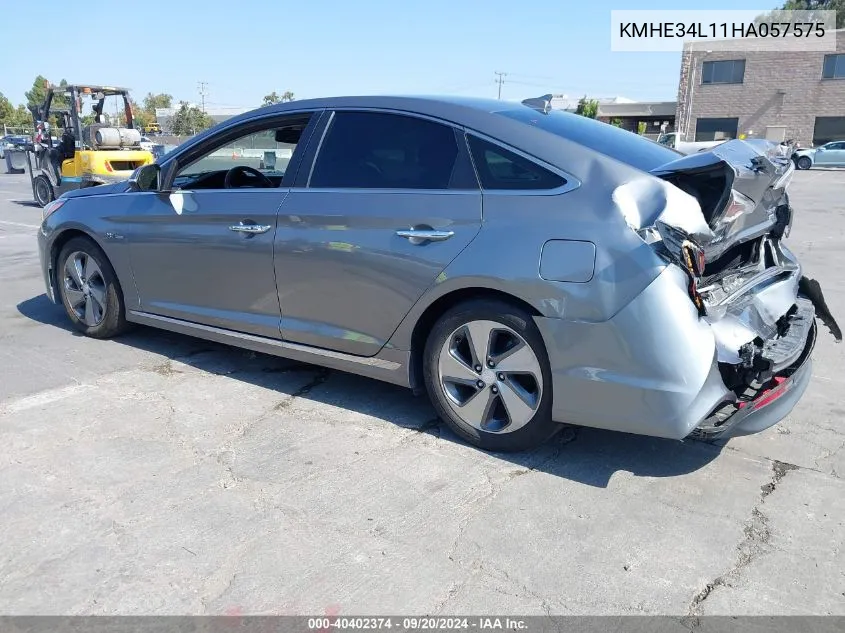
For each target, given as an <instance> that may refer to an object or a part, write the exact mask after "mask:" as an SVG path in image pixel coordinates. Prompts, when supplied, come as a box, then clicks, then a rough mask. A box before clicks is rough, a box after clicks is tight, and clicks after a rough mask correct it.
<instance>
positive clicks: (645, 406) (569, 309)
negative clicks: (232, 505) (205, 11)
mask: <svg viewBox="0 0 845 633" xmlns="http://www.w3.org/2000/svg"><path fill="white" fill-rule="evenodd" d="M537 101H538V100H527V101H526V102H525V103H523V104H519V103H517V104H510V103H505V102H502V101H498V100H473V99H460V98H410V97H387V96H381V97H346V98H336V99H317V100H302V101H296V102H292V103H285V104H279V105H275V106H271V107H266V108H262V109H260V110H257V111H253V112H249V113H246V114H243V115H240V116H237V117H234V118H232V119H228V120H227V121H225V122H223V123H220V124H218V125H217V126H215V127H214V128H211V129H210V130H206V131H205V132H202V133H201V134H199V135H197V136H196V137H194V138H192V139H190V140H188V141H186V142H185V143H183V144H182V145H180V146H179V147H177V148H176V149H174V150H173V151H172V152H170V153H168V154H166V155H165V156H164V157H163V158H161V159H160V162H158V163H154V164H151V165H146V166H144V167H142V168H140V169H138V170H136V172H135V173H134V174H133V177H132V178H131V179H130V181H128V182H122V183H115V184H109V185H101V186H98V187H89V188H85V189H80V190H76V191H72V192H68V193H66V194H64V195H63V196H62V197H61V198H60V199H58V200H56V201H54V202H52V203H51V204H49V205H48V206H47V207H46V208H45V209H44V212H43V213H44V217H43V222H42V224H41V227H40V229H39V231H38V243H39V252H40V257H41V263H42V268H43V275H44V282H45V286H46V289H47V293H48V296H49V297H50V299H51V300H52V301H54V302H56V303H58V304H60V305H62V306H63V309H64V310H65V312H66V314H67V317H68V319H69V320H70V322H71V323H72V325H73V326H74V327H75V328H76V329H78V330H79V331H81V332H83V333H84V334H86V335H88V336H91V337H95V338H108V337H111V336H115V335H119V334H120V333H122V332H123V331H125V330H126V328H127V326H128V324H129V323H140V324H145V325H149V326H153V327H158V328H162V329H165V330H172V331H175V332H181V333H184V334H189V335H193V336H198V337H202V338H207V339H211V340H215V341H219V342H224V343H228V344H231V345H235V346H240V347H245V348H249V349H252V350H257V351H261V352H265V353H269V354H276V355H279V356H285V357H289V358H293V359H297V360H301V361H306V362H310V363H316V364H320V365H325V366H328V367H332V368H335V369H340V370H344V371H349V372H353V373H357V374H361V375H364V376H368V377H371V378H377V379H380V380H384V381H387V382H391V383H395V384H399V385H402V386H405V387H411V388H414V389H419V390H426V391H427V392H428V394H429V397H430V399H431V401H432V403H433V404H434V407H435V409H436V411H437V413H438V415H439V416H440V417H441V418H442V419H443V420H444V421H445V422H446V423H447V424H448V425H449V426H450V427H451V428H452V429H453V430H454V431H455V432H456V433H457V434H459V435H460V436H461V437H463V438H465V439H466V440H468V441H469V442H472V443H474V444H476V445H478V446H481V447H483V448H487V449H493V450H519V449H525V448H528V447H531V446H535V445H537V444H539V443H541V442H543V441H544V440H546V439H547V438H548V437H550V436H551V435H552V434H553V433H554V432H555V431H556V430H557V429H559V428H560V425H559V424H558V423H559V422H568V423H572V424H577V425H582V426H591V427H598V428H603V429H612V430H618V431H625V432H629V433H638V434H644V435H651V436H657V437H664V438H673V439H682V438H685V437H688V436H690V435H695V436H701V437H707V438H714V437H718V438H728V437H731V436H734V435H743V434H748V433H754V432H757V431H761V430H763V429H765V428H767V427H770V426H771V425H773V424H775V423H777V422H778V421H779V420H781V419H782V418H783V417H784V416H786V415H787V414H788V413H789V411H790V410H791V409H792V408H793V406H794V405H795V404H796V403H797V402H798V400H799V399H800V398H801V396H802V394H803V393H804V391H805V389H806V387H807V385H808V383H809V381H810V378H811V376H812V362H811V352H812V350H813V347H814V345H815V342H816V324H815V316H816V315H818V316H819V317H820V318H822V319H823V320H824V321H825V322H826V323H829V327H830V328H831V330H832V331H834V332H835V333H838V334H836V336H838V337H839V338H841V332H838V326H837V325H836V323H835V321H834V320H833V318H832V316H831V315H830V313H829V312H828V310H827V308H826V304H825V302H824V298H823V296H822V293H821V289H820V288H819V286H818V283H817V282H815V281H813V280H810V279H807V278H806V277H804V275H803V272H802V269H801V266H800V265H799V263H798V261H797V259H796V258H795V256H794V255H793V254H792V253H791V252H790V250H789V249H788V248H787V246H786V245H785V244H784V241H783V238H784V236H785V235H787V234H788V231H789V229H790V226H791V224H792V210H791V207H790V206H789V198H788V196H787V193H786V190H787V187H788V185H789V181H790V178H791V176H792V173H793V171H794V166H793V165H792V163H791V162H790V161H789V160H788V159H786V158H785V157H783V156H782V155H780V153H779V152H778V151H777V149H776V146H775V145H774V144H772V143H768V142H765V141H762V142H759V143H746V142H743V141H729V142H726V143H724V144H721V145H719V146H718V147H714V148H712V149H711V150H709V151H707V152H702V153H699V154H696V155H694V156H684V155H683V154H680V153H678V152H676V151H674V150H672V149H669V148H666V147H663V146H661V145H658V144H656V143H654V142H652V141H650V140H648V139H645V138H643V137H641V136H638V135H636V134H631V133H630V132H626V131H624V130H620V129H618V128H616V127H614V126H612V125H607V124H605V123H601V122H598V121H595V120H592V119H589V118H586V117H582V116H578V115H575V114H570V113H566V112H562V111H558V110H552V109H551V107H550V103H549V102H547V101H543V103H537ZM237 148H252V149H253V150H255V149H257V148H260V150H259V151H253V152H252V153H251V154H246V153H243V152H239V151H238V149H237ZM273 153H275V154H276V155H277V156H278V157H279V160H275V159H274V160H268V157H269V154H273ZM270 163H272V165H270Z"/></svg>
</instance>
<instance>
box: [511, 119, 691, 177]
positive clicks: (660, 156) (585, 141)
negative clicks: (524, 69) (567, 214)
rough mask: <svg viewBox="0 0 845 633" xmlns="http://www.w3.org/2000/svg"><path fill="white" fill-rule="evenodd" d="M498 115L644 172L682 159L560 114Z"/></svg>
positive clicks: (637, 139) (630, 134)
mask: <svg viewBox="0 0 845 633" xmlns="http://www.w3.org/2000/svg"><path fill="white" fill-rule="evenodd" d="M498 114H501V115H502V116H506V117H508V118H510V119H515V120H517V121H520V122H522V123H525V124H527V125H533V126H535V127H538V128H540V129H541V130H545V131H546V132H550V133H552V134H555V135H556V136H560V137H562V138H565V139H568V140H570V141H574V142H575V143H578V144H579V145H583V146H584V147H588V148H589V149H591V150H593V151H595V152H599V153H601V154H604V155H605V156H610V157H611V158H615V159H616V160H618V161H621V162H623V163H626V164H628V165H631V166H632V167H636V168H637V169H642V170H643V171H651V170H652V169H655V168H656V167H660V166H661V165H665V164H666V163H668V162H671V161H673V160H677V159H678V158H679V157H680V156H682V155H683V154H681V153H680V152H677V151H675V150H674V149H670V148H668V147H666V146H664V145H659V144H658V143H655V142H654V141H651V140H649V139H647V138H645V137H643V136H640V135H638V134H634V133H633V132H628V131H626V130H622V129H620V128H618V127H616V126H613V125H609V124H607V123H602V122H601V121H596V120H594V119H589V118H587V117H583V116H580V115H578V114H571V113H569V112H563V111H561V110H552V111H551V112H549V113H547V114H541V113H539V112H537V111H536V110H533V109H531V108H527V107H521V108H516V109H514V110H504V111H502V112H499V113H498Z"/></svg>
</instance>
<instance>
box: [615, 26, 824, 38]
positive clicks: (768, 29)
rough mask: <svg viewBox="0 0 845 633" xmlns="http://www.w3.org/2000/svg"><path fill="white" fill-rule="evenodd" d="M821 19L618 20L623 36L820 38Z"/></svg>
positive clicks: (822, 34)
mask: <svg viewBox="0 0 845 633" xmlns="http://www.w3.org/2000/svg"><path fill="white" fill-rule="evenodd" d="M824 36H825V23H824V22H757V23H755V22H710V23H709V24H704V23H701V22H690V23H685V22H620V23H619V37H623V38H631V39H637V38H651V37H661V38H701V39H705V38H725V39H727V38H735V37H764V38H777V37H794V38H802V37H803V38H810V37H816V38H822V37H824Z"/></svg>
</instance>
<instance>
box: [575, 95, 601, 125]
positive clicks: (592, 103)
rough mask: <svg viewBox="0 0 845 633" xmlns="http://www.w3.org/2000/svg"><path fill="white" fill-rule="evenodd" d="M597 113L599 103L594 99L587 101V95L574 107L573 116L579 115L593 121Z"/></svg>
mask: <svg viewBox="0 0 845 633" xmlns="http://www.w3.org/2000/svg"><path fill="white" fill-rule="evenodd" d="M598 113H599V102H598V101H596V100H595V99H588V98H587V95H584V96H583V97H581V99H579V100H578V105H577V106H576V107H575V114H580V115H581V116H585V117H587V118H588V119H595V118H596V116H598Z"/></svg>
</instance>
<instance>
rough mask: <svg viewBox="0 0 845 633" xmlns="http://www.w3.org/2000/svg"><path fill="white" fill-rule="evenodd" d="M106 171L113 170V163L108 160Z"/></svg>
mask: <svg viewBox="0 0 845 633" xmlns="http://www.w3.org/2000/svg"><path fill="white" fill-rule="evenodd" d="M106 171H113V170H112V168H111V163H110V162H108V161H106Z"/></svg>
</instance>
